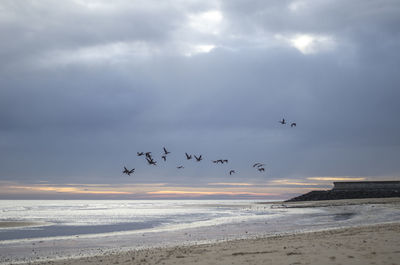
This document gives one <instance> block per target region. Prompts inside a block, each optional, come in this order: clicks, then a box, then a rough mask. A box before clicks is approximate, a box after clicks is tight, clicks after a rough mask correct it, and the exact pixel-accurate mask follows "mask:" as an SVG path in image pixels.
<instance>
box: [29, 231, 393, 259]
mask: <svg viewBox="0 0 400 265" xmlns="http://www.w3.org/2000/svg"><path fill="white" fill-rule="evenodd" d="M30 264H57V265H61V264H65V265H72V264H74V265H84V264H198V265H205V264H276V265H279V264H286V265H287V264H390V265H394V264H400V224H399V223H395V224H394V223H393V224H380V225H371V226H363V227H355V228H342V229H335V230H329V231H320V232H311V233H302V234H295V235H285V236H274V237H267V238H258V239H243V240H234V241H227V242H221V243H214V244H203V245H193V246H179V247H169V248H153V249H144V250H132V251H123V252H117V251H113V252H111V253H107V254H104V255H100V256H94V257H85V258H75V259H65V260H57V261H47V262H40V263H30Z"/></svg>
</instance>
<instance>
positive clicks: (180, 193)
mask: <svg viewBox="0 0 400 265" xmlns="http://www.w3.org/2000/svg"><path fill="white" fill-rule="evenodd" d="M147 194H161V195H163V194H164V195H171V194H176V195H252V196H273V195H277V194H274V193H257V192H245V191H243V192H240V191H239V192H238V191H236V192H235V191H183V190H160V191H150V192H147Z"/></svg>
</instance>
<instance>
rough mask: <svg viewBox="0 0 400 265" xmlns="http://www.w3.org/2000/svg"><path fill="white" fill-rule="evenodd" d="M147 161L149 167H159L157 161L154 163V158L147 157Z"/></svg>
mask: <svg viewBox="0 0 400 265" xmlns="http://www.w3.org/2000/svg"><path fill="white" fill-rule="evenodd" d="M146 160H147V163H149V165H153V166H157V161H154V160H153V158H151V157H150V158H149V157H146Z"/></svg>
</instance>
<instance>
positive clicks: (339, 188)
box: [287, 181, 400, 202]
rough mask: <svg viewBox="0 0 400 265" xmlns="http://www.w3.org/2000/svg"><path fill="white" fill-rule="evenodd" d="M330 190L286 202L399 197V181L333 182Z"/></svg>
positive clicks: (312, 192)
mask: <svg viewBox="0 0 400 265" xmlns="http://www.w3.org/2000/svg"><path fill="white" fill-rule="evenodd" d="M333 185H334V187H333V189H331V190H316V191H310V192H308V193H306V194H303V195H300V196H298V197H295V198H292V199H289V200H287V202H295V201H320V200H343V199H364V198H390V197H400V181H357V182H334V183H333Z"/></svg>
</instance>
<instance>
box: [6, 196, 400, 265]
mask: <svg viewBox="0 0 400 265" xmlns="http://www.w3.org/2000/svg"><path fill="white" fill-rule="evenodd" d="M398 221H400V209H399V207H398V206H396V205H395V204H393V205H391V204H359V205H342V206H324V207H291V206H288V205H285V204H284V203H277V202H273V201H270V202H263V201H250V200H0V224H2V223H3V225H2V226H0V264H11V263H12V264H16V263H22V262H29V261H42V260H43V261H45V260H52V259H62V258H68V257H83V256H92V255H98V254H102V253H107V252H113V251H121V250H131V249H141V248H148V247H165V246H174V245H191V244H202V243H212V242H219V241H224V240H233V239H242V238H257V237H265V236H273V235H283V234H292V233H298V232H306V231H320V230H327V229H332V228H341V227H350V226H362V225H369V224H378V223H390V222H398ZM4 224H8V225H4ZM10 224H11V225H10ZM13 224H19V225H20V226H18V227H17V226H14V225H13Z"/></svg>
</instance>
